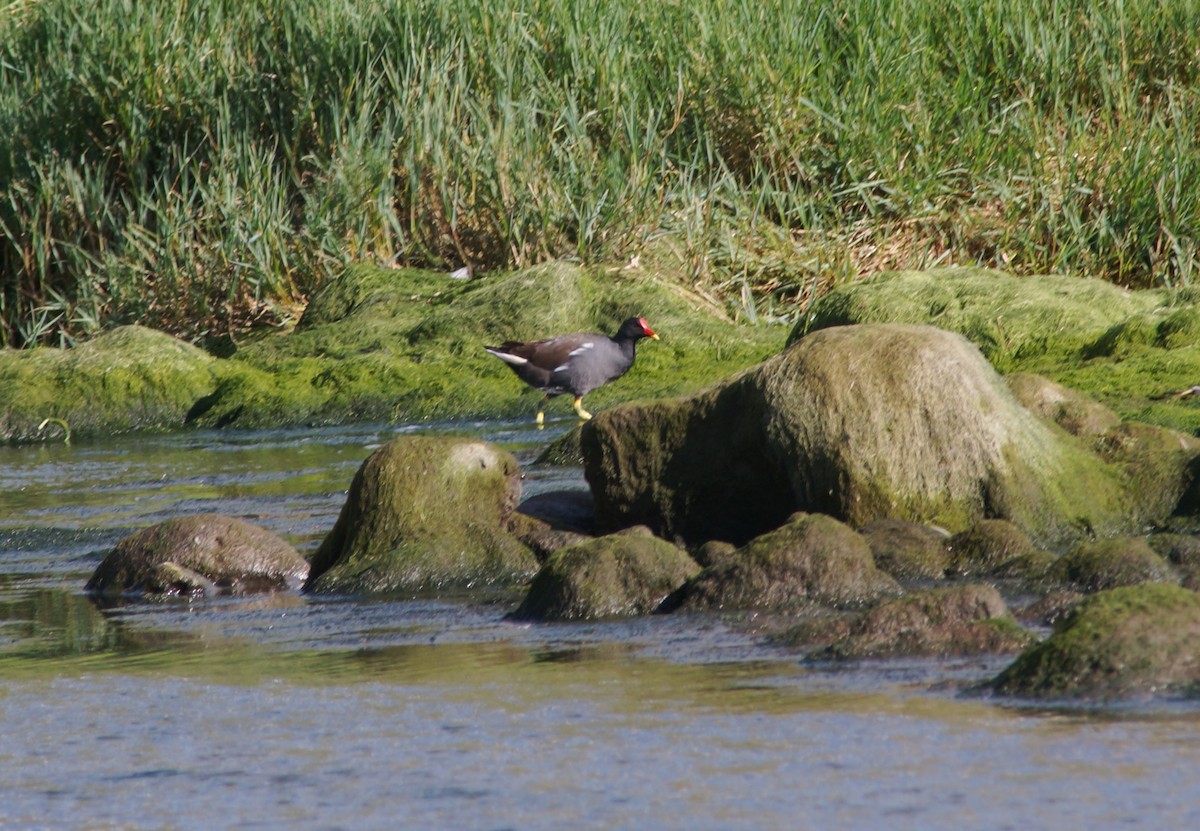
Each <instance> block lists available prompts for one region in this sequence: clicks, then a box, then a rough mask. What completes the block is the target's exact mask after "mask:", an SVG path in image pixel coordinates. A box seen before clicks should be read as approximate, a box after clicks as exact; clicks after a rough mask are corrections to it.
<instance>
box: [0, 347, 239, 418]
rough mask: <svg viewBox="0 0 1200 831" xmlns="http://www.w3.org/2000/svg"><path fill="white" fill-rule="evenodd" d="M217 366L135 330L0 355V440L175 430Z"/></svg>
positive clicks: (196, 352)
mask: <svg viewBox="0 0 1200 831" xmlns="http://www.w3.org/2000/svg"><path fill="white" fill-rule="evenodd" d="M218 363H219V362H218V361H217V360H216V359H215V358H213V357H212V356H211V355H209V354H207V353H206V352H204V351H203V350H201V349H197V348H196V347H194V346H191V345H190V344H187V343H184V342H183V341H180V340H178V339H176V338H173V337H171V336H170V335H165V334H163V333H162V332H155V331H153V330H151V329H145V328H143V327H141V326H122V327H119V328H117V329H114V330H112V331H111V332H107V333H105V334H103V335H100V336H98V337H96V338H94V339H93V340H90V341H88V342H87V343H84V344H82V345H81V346H77V347H75V348H73V349H49V348H39V349H30V350H24V351H22V350H15V349H0V440H3V441H41V440H52V441H61V440H62V439H63V438H64V436H66V435H74V436H94V435H110V434H113V433H121V432H126V431H129V430H165V429H178V428H180V427H182V426H184V424H185V423H186V421H187V419H188V415H189V413H190V412H191V411H192V407H193V406H194V405H195V402H196V401H197V400H198V399H201V398H203V397H204V396H207V395H208V394H210V393H211V392H212V391H213V390H214V389H215V388H216V386H217V376H216V374H215V370H216V366H217V364H218ZM47 419H51V421H47ZM43 424H44V425H45V426H44V427H43V426H42V425H43ZM66 431H69V434H68V433H67V432H66Z"/></svg>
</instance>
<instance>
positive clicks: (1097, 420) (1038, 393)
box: [1004, 372, 1121, 438]
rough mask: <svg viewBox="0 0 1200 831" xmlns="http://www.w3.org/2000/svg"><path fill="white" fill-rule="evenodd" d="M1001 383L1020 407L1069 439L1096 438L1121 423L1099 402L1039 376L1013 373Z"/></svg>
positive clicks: (1028, 373) (1114, 414)
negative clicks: (1048, 420) (1059, 429)
mask: <svg viewBox="0 0 1200 831" xmlns="http://www.w3.org/2000/svg"><path fill="white" fill-rule="evenodd" d="M1004 380H1005V381H1006V382H1007V383H1008V388H1009V389H1010V390H1012V393H1013V395H1014V396H1015V397H1016V399H1017V401H1019V402H1020V403H1021V405H1022V406H1023V407H1025V408H1026V409H1027V410H1029V411H1030V412H1032V413H1034V414H1035V415H1039V416H1041V417H1042V418H1048V419H1050V420H1051V421H1053V422H1054V423H1055V424H1057V425H1058V426H1059V427H1061V428H1063V429H1064V430H1066V431H1067V432H1068V433H1070V434H1071V435H1073V436H1084V437H1092V438H1098V437H1100V436H1103V435H1104V434H1106V433H1107V432H1108V431H1109V430H1112V429H1114V428H1116V427H1117V426H1118V425H1119V424H1120V423H1121V418H1120V416H1118V415H1117V414H1116V413H1114V412H1113V411H1112V410H1110V409H1109V408H1108V407H1105V406H1104V405H1103V404H1101V403H1100V402H1098V401H1096V400H1094V399H1092V398H1090V397H1089V396H1086V395H1084V394H1083V393H1081V392H1079V391H1077V390H1073V389H1068V388H1067V387H1064V386H1063V385H1062V384H1056V383H1054V382H1053V381H1051V380H1050V379H1049V378H1044V377H1042V376H1041V375H1037V374H1035V373H1032V372H1014V373H1013V374H1012V375H1008V376H1006V377H1005V379H1004Z"/></svg>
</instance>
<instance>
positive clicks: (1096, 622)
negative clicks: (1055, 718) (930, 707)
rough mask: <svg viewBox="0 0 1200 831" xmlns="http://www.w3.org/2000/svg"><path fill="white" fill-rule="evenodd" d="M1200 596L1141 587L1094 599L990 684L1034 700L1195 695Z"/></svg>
mask: <svg viewBox="0 0 1200 831" xmlns="http://www.w3.org/2000/svg"><path fill="white" fill-rule="evenodd" d="M1197 643H1200V594H1197V593H1196V592H1193V591H1189V590H1187V589H1183V588H1179V587H1178V586H1168V585H1160V584H1144V585H1140V586H1129V587H1124V588H1118V589H1112V590H1109V591H1103V592H1100V593H1098V594H1094V595H1092V596H1090V597H1088V598H1086V599H1084V600H1083V601H1082V602H1080V603H1079V604H1078V605H1076V606H1075V607H1074V608H1073V609H1072V610H1071V611H1070V612H1069V613H1068V614H1067V615H1066V616H1065V617H1064V618H1063V619H1062V620H1061V621H1060V622H1059V623H1058V625H1057V626H1056V627H1055V629H1054V632H1053V633H1052V634H1051V636H1050V637H1049V638H1047V639H1046V640H1045V641H1043V642H1042V643H1040V644H1038V645H1037V646H1035V647H1033V648H1031V649H1030V650H1028V651H1027V652H1025V653H1024V654H1022V655H1021V656H1020V657H1019V658H1018V659H1017V660H1016V661H1015V662H1014V663H1013V664H1012V665H1011V666H1009V667H1008V668H1007V669H1005V670H1004V671H1003V672H1002V673H1000V675H999V676H997V677H996V678H995V679H994V680H993V682H992V684H991V686H992V688H993V689H994V690H995V691H996V692H998V693H1000V694H1002V695H1016V696H1027V697H1035V698H1047V697H1056V698H1086V699H1101V700H1104V699H1109V700H1111V699H1131V698H1132V699H1137V698H1146V697H1152V696H1159V697H1161V696H1176V695H1187V696H1195V695H1197V694H1200V650H1197V649H1196V644H1197Z"/></svg>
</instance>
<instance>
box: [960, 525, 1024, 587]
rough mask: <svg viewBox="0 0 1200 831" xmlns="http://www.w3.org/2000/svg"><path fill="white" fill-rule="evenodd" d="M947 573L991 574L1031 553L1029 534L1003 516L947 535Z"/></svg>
mask: <svg viewBox="0 0 1200 831" xmlns="http://www.w3.org/2000/svg"><path fill="white" fill-rule="evenodd" d="M948 548H949V551H950V565H949V569H948V570H949V572H950V573H951V574H953V575H955V576H959V577H965V576H976V577H979V576H991V575H995V574H997V573H998V572H1000V571H1002V570H1004V569H1006V568H1011V566H1012V565H1013V564H1014V563H1015V562H1017V561H1019V560H1021V559H1022V558H1026V557H1028V556H1029V555H1030V554H1032V553H1033V542H1032V541H1031V540H1030V539H1029V535H1028V534H1026V533H1025V532H1024V531H1022V530H1021V529H1020V528H1018V527H1017V526H1016V525H1014V524H1013V523H1011V522H1008V521H1007V520H1003V519H983V520H980V521H979V522H977V523H975V524H974V525H972V526H971V527H970V528H968V529H966V530H965V531H960V532H959V533H957V534H955V535H954V536H953V537H951V538H950V542H949V543H948Z"/></svg>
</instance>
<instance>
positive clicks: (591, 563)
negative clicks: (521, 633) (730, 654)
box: [513, 527, 700, 620]
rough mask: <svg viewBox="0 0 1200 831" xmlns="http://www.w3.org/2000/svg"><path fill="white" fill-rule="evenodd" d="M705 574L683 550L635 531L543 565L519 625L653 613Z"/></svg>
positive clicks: (518, 614)
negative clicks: (691, 581)
mask: <svg viewBox="0 0 1200 831" xmlns="http://www.w3.org/2000/svg"><path fill="white" fill-rule="evenodd" d="M699 570H700V566H699V565H697V564H696V562H695V561H694V560H692V559H691V558H690V557H688V555H687V554H685V553H684V552H683V551H681V550H680V549H679V548H677V547H675V546H674V545H672V544H671V543H669V542H666V541H664V540H661V539H659V538H657V537H655V536H654V535H653V534H652V533H650V530H649V529H648V528H644V527H635V528H630V529H627V530H625V531H620V532H618V533H616V534H610V535H608V536H604V537H599V538H597V539H594V540H590V541H588V542H583V543H580V544H578V545H573V546H570V547H568V548H563V549H561V550H559V551H557V552H555V553H554V554H553V555H551V557H550V559H549V560H548V561H547V562H546V564H545V565H544V566H542V568H541V570H540V571H539V572H538V573H537V576H536V577H534V579H533V584H532V585H531V586H530V587H529V592H528V594H527V595H526V596H525V599H524V601H522V603H521V605H520V607H519V608H518V609H517V610H516V612H514V613H513V617H514V618H515V619H517V620H581V619H590V618H605V617H618V616H629V615H642V614H648V613H650V612H652V611H654V610H655V608H657V606H658V605H659V603H661V602H662V600H663V598H665V597H666V596H667V595H668V594H670V593H671V592H673V591H674V590H675V589H677V588H679V586H681V585H682V584H683V583H684V581H686V580H687V579H688V578H689V577H692V576H693V575H695V574H696V572H697V571H699Z"/></svg>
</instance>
